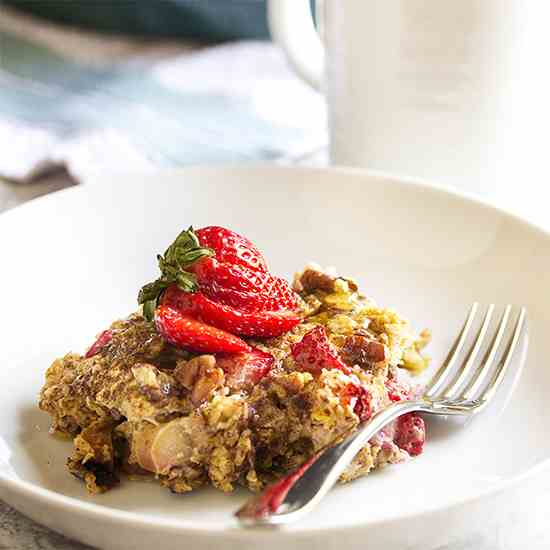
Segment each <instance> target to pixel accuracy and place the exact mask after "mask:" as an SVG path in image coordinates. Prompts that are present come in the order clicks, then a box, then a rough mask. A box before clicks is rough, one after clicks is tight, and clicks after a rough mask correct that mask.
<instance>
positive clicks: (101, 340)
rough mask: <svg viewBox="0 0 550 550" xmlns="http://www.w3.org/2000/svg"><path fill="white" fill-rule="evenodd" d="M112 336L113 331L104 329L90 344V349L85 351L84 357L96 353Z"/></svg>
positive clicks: (87, 357)
mask: <svg viewBox="0 0 550 550" xmlns="http://www.w3.org/2000/svg"><path fill="white" fill-rule="evenodd" d="M112 338H113V332H112V331H111V330H108V329H107V330H104V331H103V332H102V333H101V334H100V335H99V336H98V337H97V339H96V341H95V342H94V343H93V344H92V346H91V347H90V349H89V350H88V351H87V352H86V355H85V356H84V357H85V358H86V359H89V358H90V357H93V356H94V355H97V354H98V353H99V352H100V351H101V350H102V349H103V348H104V347H105V346H106V345H107V344H108V343H109V342H110V341H111V339H112Z"/></svg>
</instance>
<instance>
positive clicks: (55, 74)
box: [0, 32, 313, 172]
mask: <svg viewBox="0 0 550 550" xmlns="http://www.w3.org/2000/svg"><path fill="white" fill-rule="evenodd" d="M243 44H244V46H245V47H248V46H247V43H243ZM250 44H252V48H254V47H255V46H254V44H256V47H259V48H260V50H261V51H267V52H270V53H269V56H268V57H269V58H270V59H272V58H273V56H274V54H275V53H276V50H275V48H274V46H272V45H270V44H267V43H265V44H261V43H250ZM238 47H239V45H238V44H236V45H233V46H217V48H238ZM202 51H203V52H204V50H202ZM239 51H240V50H239ZM0 52H1V62H0V125H1V123H2V120H4V121H5V122H6V123H12V122H13V123H15V124H17V125H19V126H25V127H28V128H39V129H46V130H47V131H48V132H51V133H52V134H53V135H55V137H56V139H60V140H65V141H71V140H73V139H74V138H75V137H78V136H79V135H81V134H83V133H85V132H90V131H93V130H94V129H97V130H102V131H103V130H105V129H112V130H114V131H115V132H117V133H118V134H120V135H121V136H123V137H124V139H126V140H128V141H129V142H131V144H132V147H133V148H135V149H136V150H137V151H138V153H139V156H140V157H143V158H146V159H148V160H150V161H151V162H153V163H154V164H157V165H161V166H169V167H170V166H182V165H188V164H196V163H225V162H247V161H258V160H260V161H261V160H274V159H278V158H281V157H284V156H286V155H288V154H289V153H292V152H293V151H295V150H296V145H297V144H303V146H304V147H308V145H307V143H308V141H307V139H308V138H307V136H308V132H309V134H311V132H310V129H308V128H304V127H300V125H299V123H296V124H294V122H293V124H292V125H289V124H288V121H287V122H284V121H283V122H282V123H280V124H279V123H278V122H277V120H273V119H271V120H268V119H266V118H262V117H261V116H258V114H257V113H256V112H255V109H254V108H253V106H252V105H251V104H250V102H249V101H245V100H243V98H241V97H239V95H238V94H237V95H231V94H226V93H220V91H219V90H217V91H215V92H212V93H210V92H208V90H206V91H204V92H202V91H201V92H193V91H189V90H182V89H178V88H177V86H174V87H171V86H170V84H167V83H166V82H165V81H163V80H161V79H159V78H156V77H155V76H154V74H153V72H152V69H153V68H154V65H153V66H151V67H149V66H135V65H133V64H127V63H123V64H115V65H111V66H107V67H102V68H98V67H94V66H87V65H81V64H79V63H77V62H75V61H72V60H69V59H67V58H64V57H62V56H60V55H59V54H57V53H54V52H52V51H50V50H48V49H46V48H44V47H42V46H37V45H35V44H33V43H31V42H30V41H28V40H26V39H22V38H20V37H17V36H15V35H12V34H9V33H5V32H4V33H1V32H0ZM190 55H191V56H192V55H196V54H190ZM198 55H200V54H198ZM230 55H232V54H230ZM231 58H232V59H233V58H239V59H241V58H240V57H239V56H238V55H236V56H233V57H231ZM275 58H276V59H278V58H279V57H278V55H277V56H275ZM281 59H282V56H281ZM255 63H258V61H257V60H256V61H255ZM260 63H261V61H260ZM281 64H282V65H283V66H284V62H283V61H281ZM221 69H222V70H223V67H222V68H221ZM251 71H252V72H253V73H254V72H255V69H254V68H252V69H251ZM289 74H290V70H289ZM184 77H185V73H184ZM312 93H313V92H312ZM301 146H302V145H299V147H301ZM1 149H2V155H0V156H3V155H9V154H10V153H9V152H10V143H9V142H6V143H3V144H1ZM6 158H7V157H6ZM122 160H123V159H122ZM1 162H2V161H1V159H0V172H1V171H2V166H1ZM129 168H131V167H129Z"/></svg>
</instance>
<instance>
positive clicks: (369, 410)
mask: <svg viewBox="0 0 550 550" xmlns="http://www.w3.org/2000/svg"><path fill="white" fill-rule="evenodd" d="M294 289H295V290H296V291H297V292H298V293H299V296H300V298H299V299H300V302H301V304H302V309H303V318H302V321H301V322H300V323H299V324H298V325H297V326H295V327H294V328H293V329H292V330H291V331H289V332H286V333H285V334H283V335H281V336H279V337H277V338H271V339H263V340H258V339H248V340H247V341H248V344H249V345H250V346H252V350H251V351H250V352H249V353H247V354H234V355H227V354H225V355H224V354H221V355H220V354H202V355H201V354H197V353H191V352H188V351H184V350H181V349H179V348H177V347H176V346H173V345H171V344H169V343H167V342H166V341H165V340H164V339H163V338H162V337H161V336H160V334H159V333H158V331H157V329H156V328H155V325H154V324H153V323H152V322H149V321H147V320H146V319H145V318H144V317H143V316H142V315H141V314H134V315H132V316H130V317H129V318H128V319H126V320H124V321H117V322H116V323H114V324H113V325H112V327H110V329H109V331H107V332H108V338H105V337H104V335H102V345H101V346H98V347H97V349H94V350H93V353H94V354H95V355H94V354H90V353H88V354H87V356H80V355H76V354H69V355H67V356H65V357H63V358H61V359H58V360H57V361H55V362H54V363H53V365H52V366H51V367H50V369H48V371H47V373H46V383H45V385H44V388H43V389H42V392H41V399H40V407H41V408H42V409H43V410H45V411H47V412H48V413H49V414H50V415H51V416H52V429H53V430H55V431H58V432H62V433H65V434H67V435H68V436H70V437H72V438H74V452H73V454H72V456H71V457H70V458H69V460H68V466H69V470H70V471H71V472H72V473H73V474H74V475H77V476H78V477H80V478H82V479H83V480H84V481H85V482H86V485H87V487H88V489H89V490H90V491H91V492H101V491H104V490H107V489H109V488H111V487H112V486H113V485H115V484H116V483H117V481H118V477H119V474H120V472H122V471H125V472H127V473H129V474H131V475H132V476H134V477H135V476H143V475H149V476H155V477H156V478H157V479H158V480H159V481H160V483H161V484H163V485H164V486H166V487H168V488H170V489H171V490H172V491H174V492H185V491H190V490H192V489H194V488H196V487H198V486H200V485H202V484H205V483H210V484H212V485H213V486H215V487H217V488H219V489H221V490H223V491H230V490H232V489H233V488H234V487H235V485H236V484H242V485H245V486H248V487H249V488H250V489H252V490H259V489H261V488H262V487H263V486H264V485H265V484H266V483H269V482H271V481H273V480H274V479H276V478H278V477H280V476H282V475H284V474H285V473H286V472H288V471H289V470H291V469H293V468H295V467H297V466H299V465H300V464H302V463H304V461H306V460H307V459H308V458H310V457H311V456H312V455H313V454H315V453H316V452H318V451H319V450H320V449H322V448H324V447H326V446H329V445H333V444H334V443H336V442H337V441H339V440H340V439H342V438H343V437H344V436H345V435H346V434H348V433H349V432H350V431H351V430H353V429H355V428H356V427H357V425H358V424H359V423H360V422H361V421H362V420H365V419H367V418H368V417H369V416H370V415H372V414H374V413H375V412H376V411H377V410H379V409H380V408H382V407H385V406H386V405H388V404H389V403H390V402H391V401H392V400H396V399H406V398H408V397H409V396H410V392H411V390H410V388H409V387H408V385H407V382H406V381H403V380H402V379H401V378H402V374H403V371H404V370H405V369H413V368H414V369H416V370H418V369H421V368H423V367H424V366H425V364H426V359H425V358H424V357H423V356H422V355H421V348H422V347H423V345H425V343H426V341H427V339H428V335H427V334H423V335H422V337H421V338H420V339H416V338H415V337H413V336H412V334H411V332H410V329H409V326H408V323H406V322H405V321H404V320H403V319H402V318H400V317H399V316H398V315H397V314H396V313H394V312H392V311H390V310H386V309H382V308H379V307H378V306H376V305H375V304H374V302H372V300H370V299H368V298H366V297H364V296H362V295H361V294H360V293H359V292H358V289H357V285H356V284H355V283H354V282H353V281H351V280H349V279H345V278H341V277H338V276H336V275H335V274H332V273H330V272H326V271H323V270H321V269H319V268H317V267H315V266H308V267H307V268H306V269H305V270H304V271H303V272H301V273H300V274H298V275H297V277H296V278H295V283H294ZM312 346H313V347H312ZM90 355H91V356H90ZM310 356H312V357H313V359H312V360H310ZM411 358H412V359H411ZM422 442H423V441H422ZM414 445H416V446H414ZM419 445H420V447H419ZM419 448H420V449H421V442H420V443H419V441H416V442H413V444H411V442H410V441H405V439H404V438H403V437H402V436H401V435H400V434H399V426H398V425H397V424H396V425H394V426H390V427H388V428H387V429H386V430H385V431H384V432H383V433H381V434H378V435H377V436H376V437H375V438H373V440H371V442H369V444H367V445H366V446H365V447H364V448H363V449H362V451H361V452H360V453H359V454H358V455H357V456H356V458H355V460H354V461H353V463H352V464H351V465H350V466H349V468H348V469H347V470H346V472H345V473H344V474H343V475H342V481H349V480H351V479H354V478H356V477H359V476H362V475H366V474H367V473H368V472H369V471H370V470H372V469H373V468H376V467H380V466H383V465H384V464H387V463H395V462H399V461H402V460H405V459H406V458H407V457H408V456H409V454H417V451H418V450H419ZM411 450H412V451H413V452H412V453H411V452H410V451H411ZM407 451H409V452H407Z"/></svg>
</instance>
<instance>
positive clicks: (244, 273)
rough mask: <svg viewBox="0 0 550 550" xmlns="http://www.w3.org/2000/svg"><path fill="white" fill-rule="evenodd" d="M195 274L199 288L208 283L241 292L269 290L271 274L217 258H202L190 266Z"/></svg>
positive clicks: (206, 285) (204, 286) (208, 284)
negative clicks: (223, 261)
mask: <svg viewBox="0 0 550 550" xmlns="http://www.w3.org/2000/svg"><path fill="white" fill-rule="evenodd" d="M190 269H191V270H192V271H193V272H194V273H195V275H196V276H197V281H198V283H199V286H200V287H201V289H203V288H206V287H208V286H210V285H213V284H215V285H217V286H220V287H223V288H232V289H235V290H240V291H241V292H251V291H263V290H264V289H266V291H269V290H268V288H267V286H268V283H269V281H270V278H271V275H270V274H269V273H268V272H266V271H255V270H253V269H249V268H247V267H244V266H242V265H234V264H227V263H222V262H220V261H218V260H217V258H204V259H202V260H200V261H199V262H197V263H196V264H195V265H193V266H191V268H190Z"/></svg>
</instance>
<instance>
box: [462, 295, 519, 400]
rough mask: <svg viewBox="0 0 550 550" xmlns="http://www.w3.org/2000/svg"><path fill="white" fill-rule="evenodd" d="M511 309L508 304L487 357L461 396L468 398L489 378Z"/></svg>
mask: <svg viewBox="0 0 550 550" xmlns="http://www.w3.org/2000/svg"><path fill="white" fill-rule="evenodd" d="M511 311H512V306H511V305H507V306H506V308H505V309H504V311H503V313H502V317H501V318H500V322H499V324H498V328H497V331H496V333H495V336H494V337H493V341H492V342H491V345H490V346H489V349H488V351H487V353H486V354H485V358H484V359H483V362H482V363H481V365H480V366H479V367H478V369H477V371H476V373H474V376H473V377H472V378H471V380H470V382H469V383H468V384H467V385H466V387H465V388H464V391H463V392H462V395H461V397H462V398H463V399H467V398H468V396H471V395H473V394H475V392H476V391H477V390H478V389H479V387H480V386H481V384H482V383H483V381H484V380H485V379H486V378H487V376H488V374H489V372H490V370H491V368H492V366H493V364H494V362H495V357H496V354H497V352H498V350H499V348H500V345H501V342H502V338H503V337H504V333H505V331H506V327H507V325H508V318H509V317H510V312H511Z"/></svg>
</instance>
